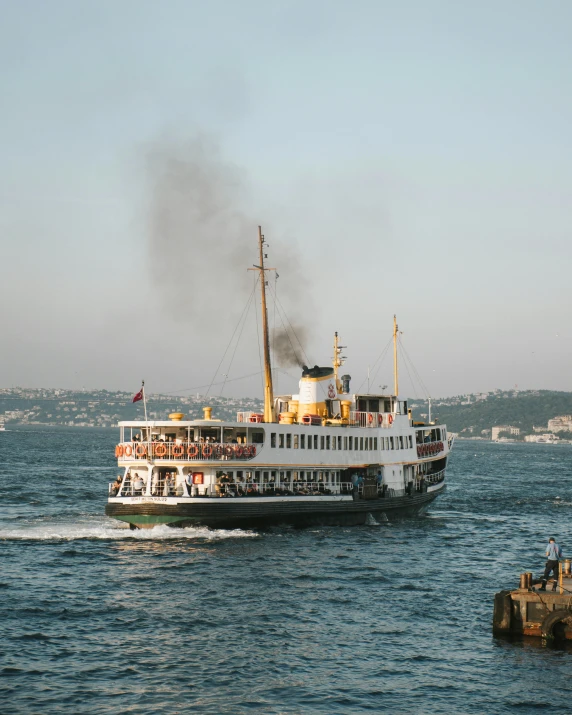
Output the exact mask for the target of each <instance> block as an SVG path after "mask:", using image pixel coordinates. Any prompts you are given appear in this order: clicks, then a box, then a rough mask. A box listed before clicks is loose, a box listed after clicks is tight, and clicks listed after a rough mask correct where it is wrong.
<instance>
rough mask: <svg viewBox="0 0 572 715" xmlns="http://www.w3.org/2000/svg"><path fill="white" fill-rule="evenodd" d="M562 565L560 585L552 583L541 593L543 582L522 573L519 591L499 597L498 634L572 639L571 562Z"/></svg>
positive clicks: (495, 628) (495, 624) (495, 622)
mask: <svg viewBox="0 0 572 715" xmlns="http://www.w3.org/2000/svg"><path fill="white" fill-rule="evenodd" d="M560 566H561V567H560V575H559V579H558V582H556V581H554V580H550V581H549V582H548V586H547V588H548V590H546V591H539V588H540V584H541V583H542V582H541V579H537V580H533V578H532V573H530V572H527V573H523V574H521V576H520V584H519V587H518V588H516V589H514V590H512V591H500V592H499V593H496V594H495V601H494V613H493V631H494V633H497V634H505V635H510V634H512V635H525V636H535V637H537V638H545V639H555V640H572V573H571V568H570V559H565V560H564V561H563V562H562V563H561V565H560ZM550 589H554V590H550Z"/></svg>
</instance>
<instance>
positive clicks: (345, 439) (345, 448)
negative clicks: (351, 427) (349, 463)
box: [344, 437, 348, 450]
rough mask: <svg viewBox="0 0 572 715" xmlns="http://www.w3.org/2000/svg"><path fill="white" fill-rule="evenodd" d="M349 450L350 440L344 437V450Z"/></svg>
mask: <svg viewBox="0 0 572 715" xmlns="http://www.w3.org/2000/svg"><path fill="white" fill-rule="evenodd" d="M347 448H348V438H347V437H344V450H347Z"/></svg>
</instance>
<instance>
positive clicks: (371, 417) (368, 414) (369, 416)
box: [367, 412, 373, 424]
mask: <svg viewBox="0 0 572 715" xmlns="http://www.w3.org/2000/svg"><path fill="white" fill-rule="evenodd" d="M367 421H368V424H371V423H372V422H373V415H372V414H371V412H368V413H367Z"/></svg>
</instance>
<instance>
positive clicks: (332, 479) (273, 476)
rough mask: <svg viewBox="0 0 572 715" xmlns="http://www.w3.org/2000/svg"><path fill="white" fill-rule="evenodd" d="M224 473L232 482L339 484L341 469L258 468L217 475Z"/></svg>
mask: <svg viewBox="0 0 572 715" xmlns="http://www.w3.org/2000/svg"><path fill="white" fill-rule="evenodd" d="M223 475H225V476H227V477H230V480H231V482H234V481H236V482H238V483H240V482H245V483H249V482H256V483H257V484H267V483H270V482H275V483H276V482H283V483H290V482H324V483H326V484H339V483H340V471H339V470H330V471H328V470H322V469H318V470H303V469H302V470H294V469H269V470H265V469H257V470H255V471H244V470H242V469H238V470H236V471H235V470H232V469H231V470H228V471H224V472H222V471H218V472H217V473H216V476H217V477H222V476H223Z"/></svg>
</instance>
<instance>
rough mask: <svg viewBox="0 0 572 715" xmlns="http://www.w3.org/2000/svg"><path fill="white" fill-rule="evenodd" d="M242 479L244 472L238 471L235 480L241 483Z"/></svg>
mask: <svg viewBox="0 0 572 715" xmlns="http://www.w3.org/2000/svg"><path fill="white" fill-rule="evenodd" d="M243 477H244V472H243V471H242V470H240V469H239V470H238V472H237V473H236V478H237V479H240V481H242V479H243Z"/></svg>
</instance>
